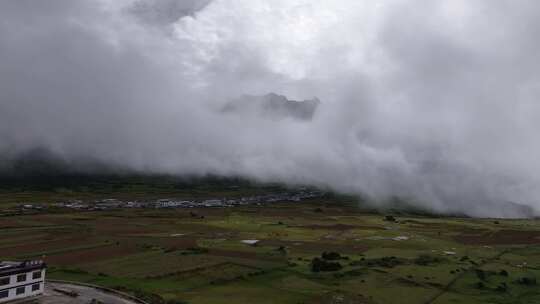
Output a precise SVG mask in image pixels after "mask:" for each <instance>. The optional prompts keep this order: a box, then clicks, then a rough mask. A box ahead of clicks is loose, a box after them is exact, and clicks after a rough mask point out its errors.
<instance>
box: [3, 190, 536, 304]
mask: <svg viewBox="0 0 540 304" xmlns="http://www.w3.org/2000/svg"><path fill="white" fill-rule="evenodd" d="M194 214H197V216H194ZM243 240H259V242H258V243H256V244H255V245H250V244H246V243H244V242H242V241H243ZM38 258H42V259H44V260H45V261H46V262H47V263H48V266H49V269H48V278H50V279H60V280H68V281H79V282H86V283H92V284H97V285H102V286H106V287H112V288H115V289H119V290H123V291H127V292H130V293H132V294H134V295H136V296H139V297H141V298H144V299H146V300H147V301H149V302H151V303H194V304H196V303H199V304H203V303H218V304H219V303H305V304H312V303H313V304H315V303H396V304H397V303H419V304H420V303H433V304H443V303H540V288H538V285H537V282H536V280H537V279H538V278H540V224H539V222H538V221H537V220H492V219H468V218H442V217H440V218H434V217H420V216H405V215H402V216H400V215H394V216H393V217H390V216H389V217H385V216H384V215H381V214H374V213H365V212H362V211H360V210H358V209H357V208H355V207H353V206H347V205H341V204H336V203H332V202H330V201H321V200H315V201H311V202H303V203H295V204H291V203H287V204H285V203H283V204H277V205H272V206H258V207H257V206H245V207H238V208H205V209H202V208H201V209H190V210H185V209H165V210H161V209H160V210H157V209H155V210H154V209H144V210H136V209H132V210H128V209H124V210H110V211H101V212H72V211H70V212H57V213H42V214H34V215H19V216H9V217H0V259H2V260H9V259H21V260H22V259H38Z"/></svg>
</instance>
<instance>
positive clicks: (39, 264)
mask: <svg viewBox="0 0 540 304" xmlns="http://www.w3.org/2000/svg"><path fill="white" fill-rule="evenodd" d="M46 267H47V265H46V264H45V263H44V262H43V261H41V260H34V261H24V262H11V261H0V277H2V276H8V275H13V274H17V273H25V272H30V271H32V270H37V269H43V268H46Z"/></svg>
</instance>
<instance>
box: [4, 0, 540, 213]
mask: <svg viewBox="0 0 540 304" xmlns="http://www.w3.org/2000/svg"><path fill="white" fill-rule="evenodd" d="M539 6H540V5H539V4H537V2H535V1H525V0H522V1H503V0H499V1H480V0H478V1H461V0H452V1H450V0H448V1H420V0H418V1H400V0H388V1H378V2H375V1H351V0H336V1H305V0H294V1H291V0H275V1H271V2H269V1H256V0H234V1H232V0H230V1H226V0H214V1H211V2H209V1H195V0H190V1H169V0H167V1H154V0H152V1H150V0H148V1H143V0H122V1H107V0H94V1H67V0H64V1H62V0H50V1H26V0H7V1H1V2H0V151H1V153H2V158H4V159H5V158H8V159H9V158H14V157H17V156H18V155H21V153H25V152H27V151H30V150H32V149H35V148H45V149H48V150H51V151H53V153H55V154H56V155H60V156H61V157H62V158H63V159H65V160H68V161H69V162H70V163H73V164H77V163H80V162H81V160H84V159H89V158H91V159H95V160H97V161H99V162H104V163H107V164H110V165H113V166H120V167H127V168H131V169H135V170H142V171H152V172H167V173H175V174H186V173H190V174H193V173H195V174H205V173H215V174H221V175H241V176H245V177H249V178H255V179H259V180H264V181H276V180H277V181H284V182H290V183H312V184H316V185H320V186H327V187H331V188H333V189H336V190H340V191H347V192H353V193H363V194H367V195H369V196H372V197H374V198H375V199H381V200H382V199H384V198H385V197H388V196H390V195H401V196H405V197H410V198H413V199H414V201H416V202H417V204H418V205H420V206H422V207H425V208H428V209H432V210H437V211H441V212H465V213H467V214H470V215H480V216H522V215H524V213H523V209H520V208H517V207H515V205H512V204H506V202H510V201H511V202H516V203H520V204H524V205H527V206H530V207H532V208H534V209H535V210H538V208H539V207H540V205H539V203H538V197H539V194H540V193H539V192H540V191H539V190H538V189H539V187H538V186H539V183H540V173H539V172H540V170H539V169H540V159H539V158H538V157H537V155H539V154H540V142H539V141H538V140H537V134H536V133H537V131H538V130H539V128H540V124H539V122H540V119H539V118H540V117H539V116H540V105H539V104H538V103H537V98H538V96H539V95H540V75H539V73H538V71H539V70H540V60H538V59H539V54H540V52H539V51H540V42H539V41H538V39H535V30H536V29H537V28H539V26H540V24H539V23H540V16H539V14H540V13H539V12H540V7H539ZM268 92H276V93H279V94H284V95H286V96H287V97H288V98H290V99H296V100H304V99H311V98H313V97H314V96H317V97H319V98H320V99H321V101H322V103H321V105H320V106H319V108H318V110H317V112H316V115H315V117H314V118H313V120H312V121H311V122H309V123H305V122H299V121H295V120H293V119H285V120H280V121H279V123H276V122H275V121H266V120H260V119H257V117H256V116H252V115H245V116H244V117H241V119H239V118H238V117H237V116H230V115H221V114H220V111H219V110H218V109H220V108H221V107H222V106H223V105H224V104H225V103H226V102H227V101H229V100H231V99H234V98H236V97H238V96H241V95H243V94H254V95H263V94H266V93H268Z"/></svg>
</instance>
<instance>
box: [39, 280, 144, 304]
mask: <svg viewBox="0 0 540 304" xmlns="http://www.w3.org/2000/svg"><path fill="white" fill-rule="evenodd" d="M46 282H51V283H60V284H71V285H79V286H84V287H91V288H94V289H97V290H100V291H104V292H107V293H112V294H115V295H118V296H120V297H122V298H124V299H128V300H131V301H133V302H136V303H139V304H150V303H149V302H146V301H143V300H141V299H139V298H137V297H135V296H132V295H130V294H128V293H125V292H122V291H118V290H116V289H112V288H108V287H103V286H99V285H94V284H90V283H83V282H74V281H64V280H55V279H47V280H45V283H46Z"/></svg>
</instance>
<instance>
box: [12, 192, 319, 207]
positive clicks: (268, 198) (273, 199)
mask: <svg viewBox="0 0 540 304" xmlns="http://www.w3.org/2000/svg"><path fill="white" fill-rule="evenodd" d="M322 195H323V193H322V192H319V191H309V190H301V191H298V192H286V193H274V194H265V195H254V196H246V197H240V198H221V199H216V198H213V199H204V200H185V199H158V200H155V201H122V200H118V199H102V200H96V201H90V202H85V201H82V200H71V201H66V202H58V203H55V204H53V205H52V206H53V207H57V208H69V209H75V210H90V211H92V210H108V209H119V208H212V207H236V206H245V205H262V204H270V203H277V202H300V201H302V200H306V199H311V198H317V197H320V196H322ZM19 207H20V208H22V209H37V210H39V209H44V208H47V206H46V205H40V204H23V205H20V206H19Z"/></svg>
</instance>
